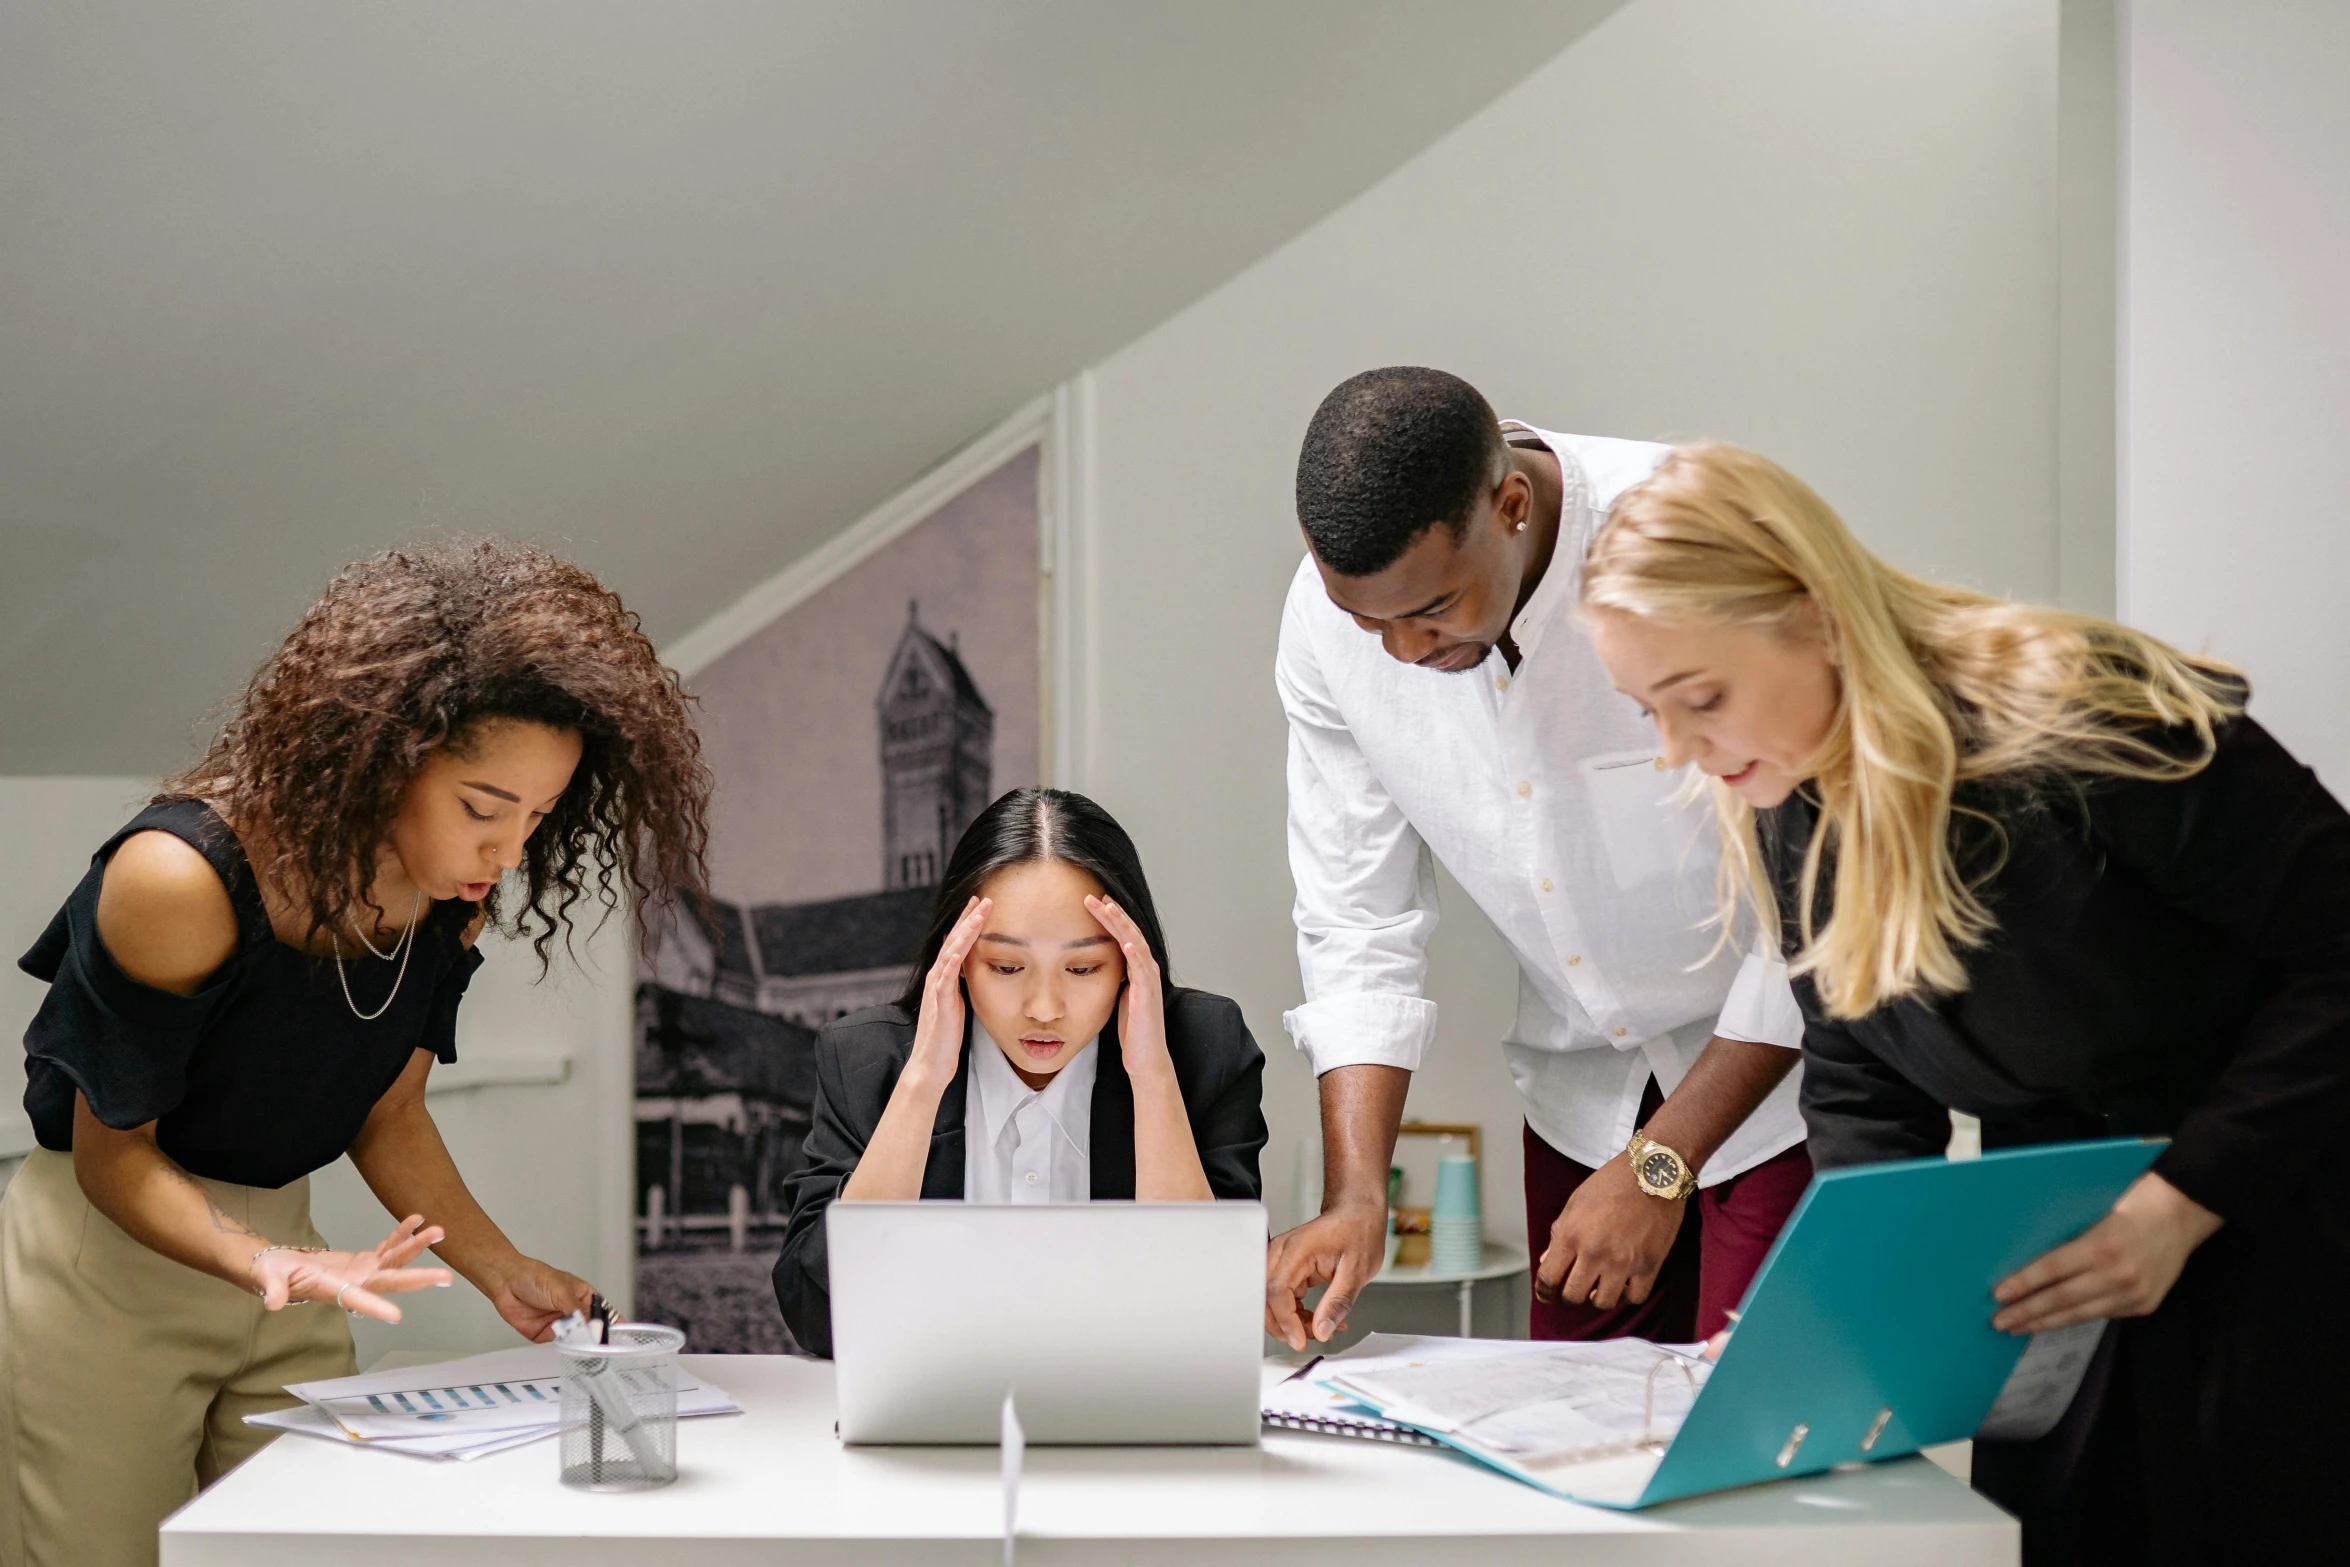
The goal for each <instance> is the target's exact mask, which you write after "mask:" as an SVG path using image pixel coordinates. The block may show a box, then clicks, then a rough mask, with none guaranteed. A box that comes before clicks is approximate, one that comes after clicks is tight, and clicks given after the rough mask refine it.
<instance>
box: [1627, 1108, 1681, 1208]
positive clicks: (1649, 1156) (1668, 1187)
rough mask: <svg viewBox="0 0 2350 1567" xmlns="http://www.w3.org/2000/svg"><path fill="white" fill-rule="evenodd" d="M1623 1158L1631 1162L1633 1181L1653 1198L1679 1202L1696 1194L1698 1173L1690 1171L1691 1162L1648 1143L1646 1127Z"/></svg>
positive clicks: (1638, 1132)
mask: <svg viewBox="0 0 2350 1567" xmlns="http://www.w3.org/2000/svg"><path fill="white" fill-rule="evenodd" d="M1624 1157H1625V1158H1627V1159H1629V1160H1631V1161H1632V1179H1633V1180H1635V1181H1637V1182H1639V1183H1640V1189H1641V1190H1642V1191H1644V1192H1646V1193H1648V1195H1649V1196H1651V1197H1661V1198H1663V1199H1664V1200H1665V1201H1666V1202H1679V1201H1680V1200H1681V1199H1682V1198H1684V1197H1686V1196H1688V1195H1689V1194H1690V1193H1691V1192H1693V1191H1695V1190H1697V1172H1696V1171H1695V1170H1692V1169H1690V1168H1689V1161H1688V1160H1686V1159H1684V1158H1682V1157H1681V1156H1680V1155H1679V1154H1677V1153H1675V1152H1673V1150H1672V1149H1670V1148H1667V1147H1666V1146H1665V1145H1664V1144H1663V1143H1658V1142H1651V1141H1649V1137H1648V1128H1647V1127H1645V1126H1643V1127H1641V1128H1639V1129H1638V1130H1637V1131H1635V1132H1633V1134H1632V1140H1631V1141H1630V1142H1628V1143H1626V1144H1625V1145H1624Z"/></svg>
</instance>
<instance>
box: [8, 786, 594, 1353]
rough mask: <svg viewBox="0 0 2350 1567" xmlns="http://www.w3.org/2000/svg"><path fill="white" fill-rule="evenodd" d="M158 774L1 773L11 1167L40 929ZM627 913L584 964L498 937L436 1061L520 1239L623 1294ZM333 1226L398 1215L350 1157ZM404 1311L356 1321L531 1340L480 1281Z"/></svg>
mask: <svg viewBox="0 0 2350 1567" xmlns="http://www.w3.org/2000/svg"><path fill="white" fill-rule="evenodd" d="M152 787H153V784H152V783H151V782H150V781H149V780H146V779H142V778H113V777H101V778H0V957H4V958H5V959H6V960H7V961H6V966H5V968H4V969H0V1030H5V1034H4V1036H0V1037H5V1039H6V1040H7V1041H8V1042H9V1044H8V1045H7V1046H6V1047H0V1180H4V1179H5V1177H6V1175H7V1174H10V1173H13V1171H14V1168H15V1165H16V1163H17V1160H18V1159H19V1158H20V1157H21V1155H22V1154H23V1153H24V1152H25V1151H27V1150H29V1149H30V1148H31V1146H32V1129H31V1127H30V1125H29V1124H28V1123H27V1122H25V1120H24V1115H23V1110H22V1108H21V1105H22V1101H23V1097H24V1059H23V1056H22V1054H21V1052H20V1050H19V1049H18V1048H16V1042H17V1041H20V1040H22V1038H23V1037H24V1029H25V1025H26V1023H28V1022H30V1021H31V1019H32V1015H33V1013H34V1011H35V1010H36V1009H37V1008H38V1007H39V1006H40V1004H41V997H42V995H43V994H44V993H45V988H46V987H44V986H43V985H42V984H41V983H40V982H39V981H37V980H34V979H32V978H30V977H29V976H27V975H25V974H23V973H20V972H19V971H18V970H17V968H16V962H15V960H16V958H17V956H18V955H19V954H21V953H22V952H23V951H24V950H25V948H27V947H28V946H30V945H31V944H32V942H33V939H34V938H35V937H36V936H38V935H39V934H40V932H41V930H42V928H43V927H44V926H45V925H46V924H47V923H48V921H49V918H50V916H51V915H53V914H54V913H55V912H56V911H57V907H58V905H59V904H61V903H62V902H64V901H65V897H66V894H67V893H69V892H71V891H72V890H73V887H74V884H75V883H76V882H77V881H79V880H80V879H81V876H82V874H83V872H84V871H85V870H87V869H88V867H89V863H90V855H91V853H92V852H93V851H94V850H95V849H96V848H97V847H98V845H99V844H100V843H102V842H103V841H104V840H105V839H106V838H107V837H108V836H110V835H111V834H112V833H113V831H114V829H115V828H117V827H119V826H121V825H122V824H123V823H124V822H125V821H127V820H129V819H130V817H131V816H132V815H134V814H136V812H137V810H138V808H139V805H140V804H141V803H142V802H143V801H144V799H145V798H146V796H147V794H148V792H149V791H150V790H151V789H152ZM625 925H626V922H625V920H622V919H615V920H614V921H613V922H612V923H611V924H610V925H609V926H608V927H607V928H606V929H605V930H604V931H603V932H602V933H601V934H600V935H599V936H597V937H596V938H595V939H593V940H592V941H585V942H583V943H582V944H581V947H580V951H581V954H582V956H583V958H585V959H587V960H588V966H587V967H586V968H585V969H582V968H578V967H574V966H573V965H571V964H570V963H568V962H567V961H566V960H564V959H563V958H562V957H561V956H560V954H558V958H557V962H556V966H555V972H554V974H553V976H552V977H551V978H550V979H549V980H548V981H547V982H546V983H545V984H543V985H542V984H533V983H532V979H533V977H534V976H535V975H536V973H537V964H536V961H535V960H534V959H532V958H531V957H530V955H529V953H528V952H527V951H526V950H521V949H517V948H515V947H513V946H511V945H510V944H509V943H506V942H504V941H501V940H498V939H496V938H494V937H493V938H491V941H490V944H489V946H488V947H487V948H486V949H485V950H486V951H487V952H488V955H489V961H488V963H487V964H485V965H484V966H483V968H482V969H481V971H480V973H478V974H477V975H476V976H475V977H474V981H473V986H472V989H471V990H470V992H469V993H468V994H467V997H466V1002H465V1006H464V1008H463V1009H462V1011H461V1013H460V1015H459V1024H458V1033H457V1041H458V1064H457V1066H455V1067H454V1068H450V1067H436V1068H435V1069H434V1074H433V1077H434V1090H433V1093H432V1096H431V1100H430V1103H431V1106H432V1111H433V1115H434V1117H435V1119H437V1120H438V1121H439V1123H440V1127H441V1132H442V1135H443V1136H444V1137H445V1138H446V1139H447V1140H448V1144H449V1148H450V1151H451V1152H452V1153H453V1154H454V1155H455V1157H456V1160H457V1166H458V1168H459V1169H460V1170H462V1171H463V1172H464V1173H465V1176H466V1178H467V1180H468V1181H469V1182H470V1183H471V1185H472V1187H473V1191H474V1194H475V1195H476V1196H478V1197H479V1198H480V1199H481V1200H482V1203H483V1205H484V1206H485V1207H487V1208H488V1209H489V1211H490V1214H491V1216H492V1217H493V1218H495V1219H497V1220H498V1221H499V1222H500V1223H501V1224H502V1225H503V1226H504V1227H505V1229H506V1231H507V1233H508V1234H509V1235H510V1236H512V1237H513V1239H514V1241H515V1244H517V1245H519V1246H520V1247H522V1248H523V1250H525V1251H528V1252H533V1253H535V1254H537V1255H539V1256H543V1257H545V1258H546V1259H548V1260H549V1261H551V1262H554V1263H557V1264H559V1265H560V1266H563V1267H567V1268H570V1269H572V1270H574V1271H575V1272H579V1273H582V1274H585V1275H587V1276H588V1277H590V1278H591V1279H593V1280H594V1281H595V1282H596V1283H597V1284H598V1285H599V1286H600V1287H601V1288H602V1289H603V1290H604V1292H605V1293H606V1294H607V1295H609V1296H611V1297H612V1298H613V1299H614V1300H615V1301H621V1302H625V1301H626V1300H627V1298H628V1297H629V1294H630V1292H631V1281H632V1274H633V1269H634V1266H635V1249H634V1247H633V1246H632V1245H631V1244H630V1234H629V1229H628V1223H629V1219H628V1215H629V1213H630V1202H631V1178H630V1160H631V1158H632V1157H633V1147H632V1126H631V1122H630V1120H629V1095H630V1078H629V1074H630V1071H631V1062H630V1056H629V1040H630V1027H629V1010H628V1007H629V999H628V998H629V993H630V989H631V986H632V983H633V977H632V970H631V967H630V962H629V947H628V942H627V938H626V934H625ZM312 1190H313V1195H312V1205H313V1209H314V1212H315V1215H316V1218H317V1221H318V1226H319V1228H320V1229H321V1230H322V1231H324V1232H325V1234H326V1236H327V1238H328V1239H329V1240H331V1241H333V1242H335V1243H336V1244H338V1245H345V1246H356V1245H367V1244H370V1243H372V1242H374V1241H376V1240H379V1239H381V1238H382V1236H383V1233H384V1231H385V1230H387V1229H389V1228H390V1221H389V1219H388V1218H387V1217H386V1216H385V1214H384V1212H383V1209H382V1208H381V1207H380V1206H379V1205H378V1204H377V1203H376V1201H375V1198H374V1197H373V1195H372V1194H370V1193H369V1192H368V1191H367V1189H366V1187H365V1185H364V1184H362V1183H361V1181H360V1180H359V1177H358V1173H357V1172H356V1171H355V1170H353V1169H352V1168H351V1165H350V1163H349V1162H348V1161H347V1160H346V1161H342V1162H339V1163H337V1164H335V1165H333V1166H331V1167H329V1168H328V1169H326V1170H324V1171H321V1172H320V1173H319V1174H318V1175H317V1176H316V1177H315V1178H314V1179H313V1182H312ZM410 1300H411V1302H412V1309H411V1310H410V1311H409V1313H408V1320H407V1322H406V1323H404V1324H403V1325H402V1326H401V1327H399V1328H396V1329H395V1328H385V1327H382V1326H380V1325H378V1324H375V1323H362V1324H356V1325H355V1326H356V1331H357V1334H358V1337H359V1347H360V1359H361V1362H362V1363H363V1364H364V1363H365V1362H366V1361H367V1360H369V1359H371V1358H373V1356H374V1355H375V1354H377V1353H380V1352H381V1351H382V1350H384V1349H389V1348H394V1347H397V1348H403V1349H409V1348H439V1349H451V1350H470V1349H476V1348H480V1349H490V1348H497V1347H499V1346H501V1345H503V1344H506V1343H511V1342H515V1340H514V1338H513V1336H512V1334H511V1333H510V1332H509V1331H508V1330H507V1329H506V1327H505V1326H504V1324H502V1323H501V1322H499V1321H498V1320H497V1317H496V1314H495V1313H493V1312H492V1311H491V1310H490V1308H489V1304H488V1302H487V1301H485V1300H483V1299H482V1298H481V1296H480V1295H479V1294H477V1293H476V1292H475V1291H474V1290H473V1289H472V1288H471V1287H470V1286H467V1285H465V1284H462V1283H460V1284H458V1285H457V1286H456V1287H455V1288H453V1289H451V1290H449V1291H447V1292H445V1293H444V1292H441V1291H431V1292H428V1293H426V1294H424V1295H420V1296H412V1297H410Z"/></svg>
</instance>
